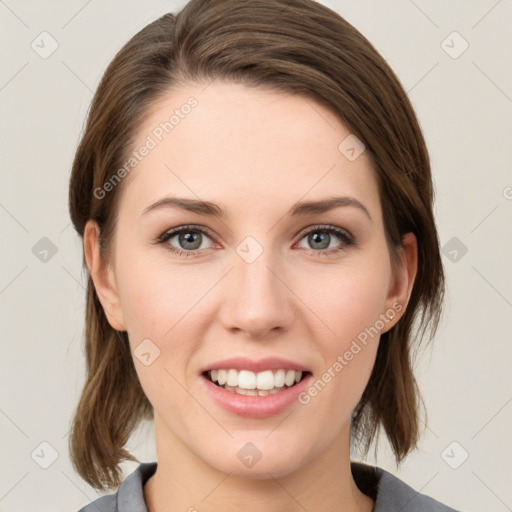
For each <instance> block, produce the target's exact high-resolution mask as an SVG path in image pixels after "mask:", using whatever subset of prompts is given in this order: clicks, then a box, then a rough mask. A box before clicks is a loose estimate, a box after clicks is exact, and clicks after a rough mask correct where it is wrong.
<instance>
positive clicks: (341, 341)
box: [89, 82, 414, 478]
mask: <svg viewBox="0 0 512 512" xmlns="http://www.w3.org/2000/svg"><path fill="white" fill-rule="evenodd" d="M203 89H204V86H199V85H197V86H194V85H190V86H189V87H187V88H186V89H180V90H173V91H171V92H169V94H168V95H167V96H166V97H165V98H164V99H163V100H162V101H160V102H159V103H158V104H156V105H154V108H153V109H152V111H151V113H150V114H149V116H148V117H147V118H146V119H145V121H144V123H143V125H142V126H141V127H140V130H139V132H138V133H139V135H138V141H137V143H136V144H135V148H134V149H138V148H140V147H141V146H143V145H144V144H146V145H148V146H153V144H152V143H150V142H149V139H148V136H149V137H150V138H151V139H152V140H153V142H155V144H154V147H151V148H150V150H149V151H148V152H147V155H146V156H144V157H143V158H141V160H140V162H139V163H138V164H137V166H136V167H135V168H134V169H133V170H132V171H131V173H130V174H129V175H128V176H127V177H125V178H124V179H125V180H126V182H125V183H123V187H124V188H123V191H122V195H121V198H120V204H119V216H118V223H117V225H116V232H115V237H114V239H113V246H112V249H113V251H112V254H111V259H110V262H109V266H106V265H105V267H104V268H105V269H106V270H104V271H103V270H101V268H103V267H101V265H100V263H99V262H98V261H97V260H96V262H95V263H91V269H92V272H93V273H94V278H95V284H96V288H97V291H98V294H99V296H100V300H101V301H102V303H103V305H104V307H105V310H106V311H107V315H108V318H109V321H110V323H111V325H112V326H114V327H115V328H117V329H122V330H126V331H127V333H128V336H129V340H130V344H131V348H132V353H134V364H135V368H136V370H137V373H138V376H139V379H140V382H141V384H142V387H143V389H144V392H145V393H146V395H147V397H148V399H149V400H150V402H151V404H152V405H153V407H154V411H155V428H156V432H157V449H158V450H160V451H161V452H164V451H168V452H169V453H172V452H173V450H186V451H189V452H191V453H193V454H194V455H196V456H197V458H198V460H201V461H202V462H203V463H205V464H207V465H209V466H210V467H212V468H215V469H217V470H220V471H222V472H225V473H229V472H231V473H232V474H240V475H245V476H250V477H252V478H258V477H261V478H263V477H264V476H265V475H266V474H267V472H270V473H271V474H273V475H274V476H282V475H285V474H288V473H290V472H292V471H295V470H298V469H300V468H301V467H302V466H304V465H305V464H307V463H308V462H311V461H313V460H315V459H317V458H318V457H320V456H323V455H325V454H326V453H328V452H329V450H328V449H329V448H331V447H333V446H334V445H335V444H339V445H345V444H346V443H348V439H349V438H348V436H349V427H350V417H351V413H352V411H353V409H354V407H355V406H356V404H357V402H358V400H359V399H360V397H361V394H362V392H363V390H364V388H365V386H366V383H367V381H368V379H369V376H370V373H371V370H372V367H373V364H374V361H375V356H376V351H377V348H378V343H379V336H380V334H381V333H383V332H385V331H387V330H389V329H390V328H391V327H392V326H393V325H394V324H395V323H396V322H397V321H398V319H399V317H400V316H401V314H403V310H404V309H405V307H404V306H405V303H406V301H407V298H408V296H409V293H410V289H411V286H412V281H413V279H414V270H412V274H411V268H412V267H411V266H410V265H409V267H407V266H404V267H403V268H402V271H400V272H399V273H398V274H397V276H398V277H397V279H396V280H395V279H393V276H392V272H391V265H390V258H389V253H388V248H387V245H386V240H385V234H384V225H383V219H382V213H381V205H380V200H379V195H378V189H377V183H376V179H375V175H374V170H373V169H372V163H371V161H370V159H369V157H368V155H367V153H366V152H363V153H362V154H361V155H360V156H359V157H357V158H356V159H355V160H354V158H347V156H346V155H347V154H348V155H350V156H353V155H351V153H350V152H349V153H346V152H345V153H343V152H342V151H341V150H340V149H339V146H340V144H341V143H342V142H343V141H344V140H345V139H346V138H347V137H348V136H349V135H350V130H348V129H347V128H346V127H345V126H344V125H343V124H342V123H341V121H340V120H339V119H338V118H337V116H335V115H334V114H333V113H332V112H330V111H329V110H327V109H325V108H324V107H323V106H321V105H320V104H317V103H315V102H314V101H312V100H310V99H307V100H306V99H304V98H301V97H298V96H292V95H287V94H284V93H281V92H274V91H268V90H263V89H254V88H252V89H250V88H246V87H244V86H241V85H236V84H231V83H221V82H215V83H213V84H211V85H210V86H209V87H208V88H206V89H205V90H203ZM190 97H194V98H195V100H196V103H194V104H195V106H193V107H192V108H190V109H189V108H183V105H186V104H187V100H188V99H189V98H190ZM176 109H181V110H180V112H181V115H179V116H178V117H177V118H179V121H178V122H176V124H175V125H174V126H173V128H172V131H171V130H169V133H166V132H165V130H163V129H162V125H161V123H164V122H165V121H166V120H168V119H169V117H170V115H171V114H172V113H173V112H174V111H175V110H176ZM184 112H188V114H185V113H184ZM177 118H176V119H177ZM175 121H176V120H175ZM163 126H166V125H163ZM158 127H160V130H159V129H158ZM167 129H169V126H167ZM349 140H350V139H349ZM148 142H149V143H148ZM342 148H343V146H342ZM165 198H182V199H187V200H189V201H197V200H202V201H206V202H208V203H214V204H215V205H217V208H215V207H214V209H216V211H220V210H222V211H223V215H222V216H217V215H212V214H207V211H206V209H204V208H203V209H202V210H197V211H190V210H189V209H186V208H184V207H180V206H178V205H176V204H172V203H162V202H160V201H161V200H162V199H165ZM332 198H349V199H344V200H340V201H339V202H337V203H335V202H333V203H332V204H331V206H332V207H331V208H327V209H326V208H320V207H317V208H313V207H312V203H314V202H320V201H325V200H327V199H332ZM158 202H160V206H158V205H157V206H155V204H156V203H158ZM310 203H311V204H310ZM307 204H309V207H306V206H307ZM297 205H302V206H304V207H303V208H298V207H297ZM179 230H181V231H179ZM411 237H412V239H411ZM411 240H412V242H414V240H413V235H410V236H408V237H407V238H406V242H408V241H411ZM91 246H93V244H91ZM411 247H414V244H412V245H411ZM411 251H412V249H411ZM92 252H93V251H92V250H90V254H91V256H90V258H89V262H93V261H95V260H94V256H93V255H92ZM102 272H103V273H102ZM101 276H104V277H103V278H102V277H101ZM238 357H240V358H246V359H248V360H250V361H252V362H254V361H256V362H257V361H260V360H262V359H263V358H267V357H279V358H284V359H286V360H288V361H289V362H290V363H291V366H292V367H293V365H296V366H301V367H303V368H304V369H305V370H306V369H307V372H306V371H305V370H304V372H303V375H305V376H306V379H305V380H304V381H301V382H299V383H298V384H296V386H293V387H292V388H291V389H289V390H288V391H280V392H279V393H283V396H284V393H287V394H288V395H290V394H291V395H292V396H293V399H291V400H290V399H287V400H283V399H282V398H280V399H276V397H278V396H279V393H275V394H272V395H268V396H261V397H253V396H248V397H240V396H238V395H237V399H238V402H237V404H238V405H236V404H235V405H233V404H234V400H232V397H229V396H227V393H230V392H229V391H224V390H221V389H220V388H219V387H218V386H216V385H215V384H212V383H210V382H208V381H207V379H206V378H205V377H204V376H203V375H202V372H203V370H205V369H219V368H236V366H235V365H234V363H233V365H231V366H229V365H228V366H224V367H222V366H218V365H217V364H216V363H217V362H218V361H220V360H223V359H226V358H238ZM283 365H284V363H283V364H281V366H279V364H277V365H272V364H271V363H268V366H269V368H273V370H274V371H273V372H272V373H275V371H276V369H277V368H281V367H282V366H283ZM243 367H244V366H243V364H242V365H241V368H243ZM259 370H260V371H263V369H262V368H260V369H259ZM231 373H232V372H231ZM255 373H258V372H255ZM246 375H248V376H249V381H250V377H251V375H250V374H248V373H246ZM267 375H268V373H267ZM263 380H264V379H263ZM315 383H316V385H315ZM299 386H301V387H300V391H301V392H300V394H299V393H297V392H296V391H294V390H293V388H294V387H297V389H298V387H299ZM219 393H221V394H222V396H223V397H224V400H225V401H226V402H227V405H226V404H224V405H223V404H222V403H221V401H219V399H218V394H219ZM293 393H295V395H293ZM230 394H231V395H233V393H230ZM242 400H245V401H246V402H247V403H248V404H249V405H248V407H246V408H245V409H244V410H242V409H243V408H244V404H246V402H243V403H242V402H241V401H242ZM280 400H282V401H283V402H284V405H283V404H281V406H280V407H278V406H275V403H277V402H279V401H280ZM264 401H267V406H268V409H264V407H265V406H263V405H262V404H263V402H264ZM268 404H270V405H268ZM246 405H247V404H246ZM237 407H238V409H237ZM244 411H245V412H244ZM258 411H259V412H258ZM265 411H266V412H265ZM247 443H252V445H248V444H247ZM241 449H242V452H240V450H241ZM243 450H246V452H247V453H249V454H250V455H255V454H256V455H257V453H260V454H261V459H260V460H259V461H258V462H257V463H256V464H254V465H252V466H250V467H249V465H248V464H243V463H241V460H242V457H241V455H243V454H244V453H246V452H244V451H243Z"/></svg>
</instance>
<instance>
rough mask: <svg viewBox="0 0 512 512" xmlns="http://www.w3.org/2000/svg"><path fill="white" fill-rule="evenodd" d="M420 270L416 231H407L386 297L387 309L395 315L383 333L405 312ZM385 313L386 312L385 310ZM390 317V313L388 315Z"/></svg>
mask: <svg viewBox="0 0 512 512" xmlns="http://www.w3.org/2000/svg"><path fill="white" fill-rule="evenodd" d="M417 270H418V243H417V240H416V236H415V235H414V233H406V234H405V235H404V236H403V237H402V246H401V247H400V248H399V268H398V269H397V272H396V276H395V278H394V279H393V276H392V282H391V283H390V288H389V292H388V296H387V298H386V302H385V305H386V311H389V310H392V311H393V312H394V313H395V315H394V317H393V319H392V320H391V321H390V322H388V323H387V324H386V327H385V328H384V329H383V330H382V331H381V334H383V333H385V332H386V331H389V330H390V329H391V328H392V327H393V326H394V325H396V323H397V322H398V320H400V318H401V317H402V315H403V314H404V313H405V309H406V308H407V304H408V303H409V298H410V296H411V293H412V288H413V285H414V280H415V278H416V272H417ZM384 315H386V313H385V312H384ZM387 316H388V318H390V316H389V315H387Z"/></svg>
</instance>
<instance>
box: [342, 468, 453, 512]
mask: <svg viewBox="0 0 512 512" xmlns="http://www.w3.org/2000/svg"><path fill="white" fill-rule="evenodd" d="M351 466H352V474H353V477H354V481H355V482H356V484H357V486H358V487H359V488H360V489H361V491H363V492H365V494H368V495H369V496H372V497H373V499H374V500H375V509H374V512H387V511H388V510H400V511H401V512H460V511H457V510H455V509H453V508H451V507H449V506H447V505H444V504H443V503H441V502H439V501H437V500H435V499H433V498H431V497H430V496H427V495H425V494H421V493H419V492H418V491H416V490H414V489H413V488H412V487H410V486H409V485H408V484H406V483H405V482H404V481H402V480H400V479H399V478H398V477H396V476H394V475H393V474H391V473H389V472H388V471H386V470H384V469H382V468H379V467H373V466H369V465H366V464H363V463H360V462H352V465H351Z"/></svg>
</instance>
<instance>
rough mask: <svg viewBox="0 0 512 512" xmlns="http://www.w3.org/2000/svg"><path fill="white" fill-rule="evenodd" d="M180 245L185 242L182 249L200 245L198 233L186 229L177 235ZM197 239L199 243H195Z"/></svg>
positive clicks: (196, 247) (194, 247)
mask: <svg viewBox="0 0 512 512" xmlns="http://www.w3.org/2000/svg"><path fill="white" fill-rule="evenodd" d="M179 241H180V245H182V247H183V244H185V246H184V249H188V250H191V249H198V248H199V247H200V246H201V239H200V234H199V233H192V232H190V231H187V232H186V233H181V234H180V236H179ZM198 241H199V243H197V242H198ZM187 244H192V247H190V246H187Z"/></svg>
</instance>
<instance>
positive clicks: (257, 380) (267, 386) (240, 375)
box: [208, 368, 302, 396]
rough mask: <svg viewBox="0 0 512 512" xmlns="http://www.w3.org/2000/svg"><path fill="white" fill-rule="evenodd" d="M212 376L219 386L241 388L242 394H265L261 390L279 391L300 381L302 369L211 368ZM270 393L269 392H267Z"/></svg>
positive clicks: (229, 388)
mask: <svg viewBox="0 0 512 512" xmlns="http://www.w3.org/2000/svg"><path fill="white" fill-rule="evenodd" d="M208 373H209V375H210V378H211V380H212V381H213V382H218V384H219V386H223V387H224V388H225V389H228V390H229V391H231V388H233V389H236V388H238V389H240V390H242V391H241V394H245V395H252V396H265V395H264V394H262V393H260V391H268V392H272V391H273V390H276V391H278V390H279V389H278V388H283V387H284V386H285V385H286V386H288V387H290V386H293V385H294V384H295V383H297V382H299V381H300V379H301V378H302V372H301V371H295V370H276V371H273V370H265V371H263V372H259V373H254V372H251V371H249V370H240V371H238V370H235V369H234V368H230V369H220V370H210V371H209V372H208ZM245 391H254V393H246V392H245ZM267 394H268V393H267Z"/></svg>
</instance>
